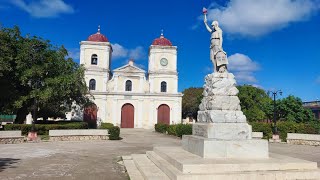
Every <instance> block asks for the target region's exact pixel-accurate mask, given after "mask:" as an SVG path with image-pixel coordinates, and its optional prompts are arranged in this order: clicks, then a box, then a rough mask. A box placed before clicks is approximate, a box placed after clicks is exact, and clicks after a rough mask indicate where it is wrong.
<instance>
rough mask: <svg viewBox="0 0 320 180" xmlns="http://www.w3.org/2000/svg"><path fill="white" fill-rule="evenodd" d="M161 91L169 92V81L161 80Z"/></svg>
mask: <svg viewBox="0 0 320 180" xmlns="http://www.w3.org/2000/svg"><path fill="white" fill-rule="evenodd" d="M161 92H167V83H166V82H164V81H162V82H161Z"/></svg>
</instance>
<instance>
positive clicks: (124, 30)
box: [0, 0, 320, 101]
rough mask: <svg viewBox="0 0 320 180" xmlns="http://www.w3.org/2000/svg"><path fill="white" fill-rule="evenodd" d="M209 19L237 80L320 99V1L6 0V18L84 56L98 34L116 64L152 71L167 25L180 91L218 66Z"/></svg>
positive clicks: (2, 0) (0, 3) (2, 13)
mask: <svg viewBox="0 0 320 180" xmlns="http://www.w3.org/2000/svg"><path fill="white" fill-rule="evenodd" d="M203 7H206V8H208V19H209V22H210V23H211V21H212V20H218V21H219V23H220V26H221V28H222V30H223V33H224V34H223V36H224V42H223V48H224V50H225V51H226V52H227V53H228V58H229V63H230V65H229V67H228V68H229V70H230V71H231V72H232V73H234V74H235V76H236V79H237V82H238V84H252V85H255V86H258V87H261V88H263V89H265V90H277V89H281V90H282V91H283V92H284V95H283V97H286V96H287V95H289V94H292V95H295V96H298V97H300V98H301V99H302V100H304V101H309V100H316V99H317V98H320V93H319V92H320V68H319V67H320V45H319V42H320V13H319V12H320V0H274V1H270V0H259V1H257V0H230V1H223V0H216V1H213V0H202V1H199V0H185V1H178V0H176V1H173V0H162V1H151V0H135V1H132V0H117V1H114V0H91V1H76V0H0V23H1V25H2V26H4V27H13V26H14V25H18V26H19V27H20V28H21V31H22V32H23V34H26V33H30V34H31V35H36V36H41V37H43V38H45V39H49V40H51V42H52V43H53V44H55V45H58V46H60V45H64V46H65V47H66V48H67V49H68V50H69V52H70V56H72V57H73V58H74V59H75V61H77V62H79V42H80V41H82V40H86V39H87V37H88V36H89V35H91V34H93V33H96V32H97V26H98V25H101V33H103V34H104V35H106V36H107V38H108V39H109V41H110V42H111V44H112V45H113V49H114V53H113V60H112V69H115V68H117V67H119V66H121V65H124V64H126V63H127V60H128V59H129V58H134V59H135V63H136V64H138V65H139V66H140V67H142V68H144V69H145V70H147V67H148V64H147V62H148V61H147V58H148V48H149V46H150V45H151V43H152V41H153V40H154V39H155V38H157V37H159V35H160V32H161V29H164V36H165V37H166V38H168V39H169V40H170V41H171V42H172V43H173V45H175V46H178V71H179V90H180V91H183V90H184V89H185V88H188V87H192V86H193V87H201V86H202V85H203V83H204V82H203V81H204V77H205V75H206V74H208V73H211V72H212V63H211V61H210V58H209V45H210V44H209V43H210V41H209V38H210V34H209V33H208V32H207V30H206V29H205V26H204V24H203V17H202V8H203Z"/></svg>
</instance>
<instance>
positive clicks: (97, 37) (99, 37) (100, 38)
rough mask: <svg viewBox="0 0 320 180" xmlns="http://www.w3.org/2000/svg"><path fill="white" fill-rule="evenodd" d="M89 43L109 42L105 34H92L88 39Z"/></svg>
mask: <svg viewBox="0 0 320 180" xmlns="http://www.w3.org/2000/svg"><path fill="white" fill-rule="evenodd" d="M88 41H95V42H109V40H108V39H107V37H106V36H105V35H103V34H100V33H96V34H92V35H90V36H89V37H88Z"/></svg>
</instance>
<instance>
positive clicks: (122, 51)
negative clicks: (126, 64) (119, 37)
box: [112, 43, 128, 59]
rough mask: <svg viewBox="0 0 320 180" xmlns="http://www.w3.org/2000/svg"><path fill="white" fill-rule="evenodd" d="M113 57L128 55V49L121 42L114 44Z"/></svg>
mask: <svg viewBox="0 0 320 180" xmlns="http://www.w3.org/2000/svg"><path fill="white" fill-rule="evenodd" d="M112 49H113V52H112V58H115V59H117V58H125V57H127V56H128V50H127V49H126V48H124V47H123V46H121V45H120V44H117V43H116V44H112Z"/></svg>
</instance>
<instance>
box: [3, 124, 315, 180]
mask: <svg viewBox="0 0 320 180" xmlns="http://www.w3.org/2000/svg"><path fill="white" fill-rule="evenodd" d="M121 137H123V139H122V140H121V141H109V140H108V141H82V142H79V141H77V142H42V143H24V144H2V145H0V179H1V180H14V179H28V180H35V179H49V180H51V179H59V180H64V179H77V180H88V179H90V180H95V179H96V180H100V179H110V180H118V179H119V180H120V179H123V180H127V179H128V177H127V175H126V173H125V170H124V167H123V166H122V164H121V163H119V162H118V161H119V157H120V156H122V155H131V154H133V153H145V152H146V151H148V150H152V148H153V147H154V146H177V145H180V139H179V138H176V137H172V136H168V135H163V134H159V133H155V132H152V131H151V130H143V129H121ZM270 151H271V152H275V153H279V154H284V155H287V156H292V157H298V158H302V159H306V160H312V161H317V162H318V166H319V164H320V147H312V146H302V145H301V146H298V145H287V144H270Z"/></svg>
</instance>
